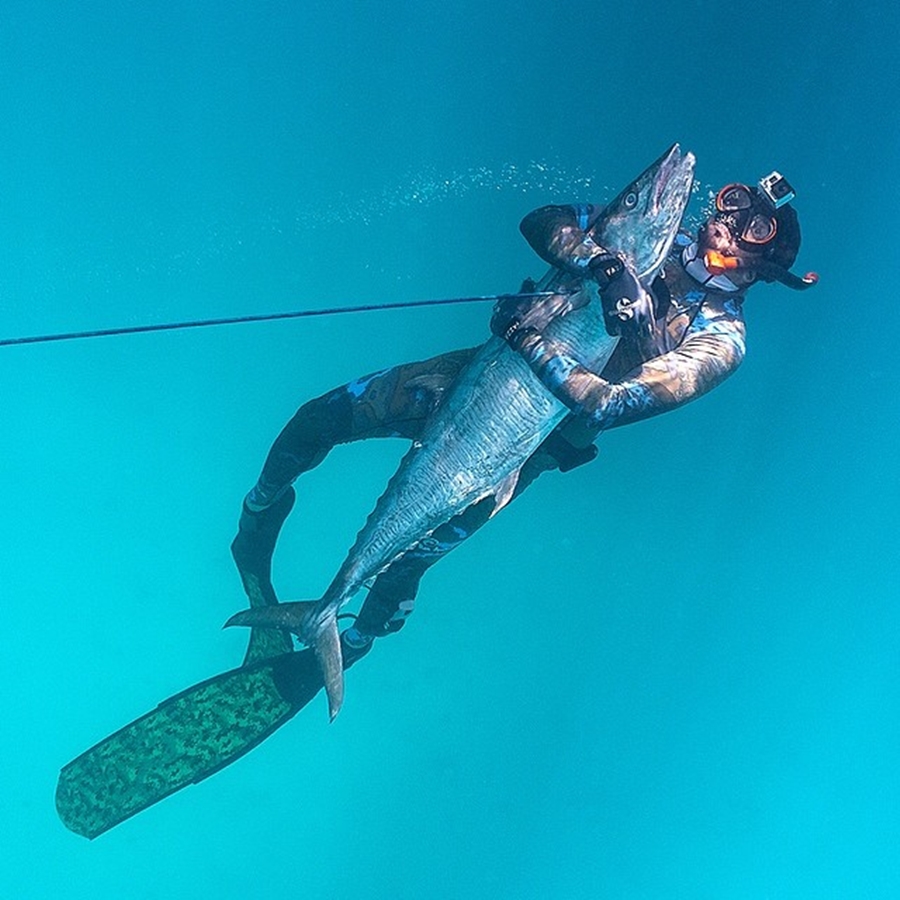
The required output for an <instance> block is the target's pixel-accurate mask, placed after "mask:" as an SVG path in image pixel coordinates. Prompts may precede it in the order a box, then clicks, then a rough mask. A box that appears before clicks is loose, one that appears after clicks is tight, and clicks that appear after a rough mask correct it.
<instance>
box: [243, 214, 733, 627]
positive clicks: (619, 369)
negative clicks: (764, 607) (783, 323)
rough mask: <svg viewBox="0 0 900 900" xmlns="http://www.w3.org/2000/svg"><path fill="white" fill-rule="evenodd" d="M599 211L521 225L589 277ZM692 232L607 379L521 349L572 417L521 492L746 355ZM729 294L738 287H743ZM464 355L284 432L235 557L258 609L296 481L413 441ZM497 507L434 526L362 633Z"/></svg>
mask: <svg viewBox="0 0 900 900" xmlns="http://www.w3.org/2000/svg"><path fill="white" fill-rule="evenodd" d="M600 212H601V208H600V207H593V206H577V207H573V206H548V207H543V208H541V209H538V210H535V211H534V212H532V213H530V214H529V215H528V216H526V217H525V219H524V220H523V221H522V224H521V226H520V227H521V230H522V233H523V234H524V235H525V237H526V239H527V240H528V242H529V243H530V244H531V246H532V247H533V248H534V250H535V251H536V252H537V253H538V255H539V256H540V257H541V258H542V259H544V260H546V261H547V262H549V263H551V264H552V265H555V266H557V267H559V268H562V269H564V270H568V271H570V272H581V273H583V272H584V268H583V267H584V262H585V261H584V260H583V259H582V260H579V258H578V257H579V256H580V255H583V253H584V250H583V248H584V246H585V244H584V237H585V231H586V229H588V228H589V227H590V225H591V224H592V223H593V219H594V218H595V217H596V216H597V215H599V214H600ZM689 243H690V239H689V238H687V237H686V236H685V237H684V241H683V243H682V244H681V246H676V247H675V248H674V249H673V252H672V255H671V256H670V258H669V260H668V261H667V263H666V265H665V267H664V269H663V272H662V275H661V276H660V277H659V278H657V279H656V281H655V282H654V285H653V292H652V293H653V295H654V300H655V321H654V322H653V325H652V327H651V329H650V333H649V334H647V335H645V336H642V337H637V336H631V337H623V338H622V339H621V340H620V341H619V344H618V346H617V347H616V350H615V352H614V353H613V355H612V357H611V359H610V360H609V362H608V363H607V365H606V367H605V368H604V369H603V371H602V372H600V373H596V372H591V371H589V370H587V369H585V368H584V367H582V366H580V365H579V364H578V362H577V361H576V360H574V359H571V358H570V357H569V356H568V355H567V348H566V347H565V346H562V345H560V344H558V343H554V342H553V341H550V340H544V339H543V338H542V337H541V336H540V335H536V336H535V339H534V340H531V341H529V342H527V344H526V345H524V346H523V347H522V348H521V352H522V355H523V356H524V357H525V359H526V360H527V361H528V363H529V365H530V366H531V367H532V369H533V370H534V371H535V373H536V374H537V375H538V377H539V378H540V379H541V380H542V382H543V383H544V384H545V385H546V386H547V388H548V389H549V390H551V391H552V392H553V393H554V394H555V395H556V396H557V397H558V398H559V399H560V400H561V401H562V402H563V403H565V404H566V405H567V406H568V407H569V408H570V409H571V410H572V415H571V416H570V417H569V418H568V419H566V420H565V421H564V422H563V423H562V424H561V425H560V426H559V428H558V429H557V431H556V432H554V433H553V434H552V435H551V436H550V437H549V438H548V439H547V440H546V441H545V442H544V443H543V444H542V445H541V447H540V448H538V450H537V451H536V453H535V454H534V455H533V456H532V457H531V458H530V459H529V460H528V462H526V464H525V467H524V468H523V470H522V473H521V476H520V478H519V482H518V485H517V488H516V493H515V495H514V496H518V495H519V494H520V493H521V492H522V491H523V490H524V489H525V488H526V487H528V485H529V484H531V482H532V481H534V479H535V478H536V477H537V476H538V475H539V474H541V473H542V472H544V471H548V470H550V469H560V470H562V471H567V470H568V469H571V468H574V467H575V466H577V465H580V464H581V463H583V462H587V461H589V460H590V459H593V457H594V456H595V455H596V448H595V447H594V446H593V441H594V439H595V438H596V437H597V435H598V434H599V433H600V432H601V431H605V430H606V429H609V428H615V427H618V426H620V425H625V424H628V423H631V422H635V421H638V420H640V419H645V418H649V417H650V416H654V415H657V414H659V413H661V412H665V411H667V410H669V409H673V408H675V407H676V406H680V405H681V404H683V403H687V402H688V401H690V400H693V399H694V398H695V397H698V396H700V395H701V394H704V393H706V392H707V391H709V390H710V389H711V388H713V387H715V386H716V385H717V384H719V383H720V382H721V381H722V380H724V379H725V378H726V377H727V376H728V375H730V374H731V373H732V372H733V371H734V370H735V369H736V368H737V366H738V365H739V364H740V362H741V360H742V358H743V355H744V321H743V316H742V313H741V303H742V300H743V297H744V291H743V290H739V289H732V290H718V289H716V288H714V287H712V286H706V287H704V286H703V285H701V284H700V282H699V281H697V280H694V278H692V277H691V276H689V275H688V274H687V272H686V271H685V269H684V266H683V263H682V260H683V253H684V252H685V251H684V247H685V245H686V244H689ZM726 286H727V287H731V288H734V286H733V285H728V284H727V282H726ZM476 349H477V348H472V349H468V350H458V351H454V352H452V353H445V354H443V355H441V356H437V357H434V358H433V359H429V360H425V361H422V362H416V363H410V364H406V365H401V366H395V367H394V368H391V369H387V370H385V371H382V372H378V373H375V374H373V375H369V376H367V377H365V378H361V379H358V380H357V381H353V382H351V383H350V384H347V385H344V386H343V387H340V388H337V389H335V390H332V391H329V392H328V393H327V394H325V395H323V396H322V397H319V398H317V399H315V400H311V401H309V402H308V403H305V404H304V405H303V406H301V407H300V409H299V410H298V411H297V413H296V414H295V415H294V417H293V418H292V419H291V420H290V422H288V424H287V425H286V426H285V428H284V430H283V431H282V432H281V434H280V435H279V436H278V438H277V440H276V441H275V443H274V445H273V446H272V449H271V450H270V452H269V455H268V458H267V459H266V462H265V465H264V467H263V470H262V473H261V475H260V477H259V481H258V482H257V484H256V486H255V487H254V488H253V489H252V490H251V491H250V493H249V494H248V495H247V497H246V500H245V503H244V512H243V515H242V517H241V527H240V530H239V533H238V536H237V538H236V539H235V542H234V544H233V545H232V549H233V552H234V555H235V560H236V561H237V563H238V568H239V570H240V572H241V576H242V579H243V581H244V586H245V588H246V590H247V593H248V595H249V597H250V600H251V603H253V604H254V605H255V604H258V603H272V602H276V600H275V594H274V591H273V590H272V587H271V582H270V574H269V568H270V562H271V552H272V549H273V548H274V544H275V539H276V537H277V534H278V530H279V529H280V527H281V524H282V522H283V521H284V518H285V517H286V516H287V514H288V512H289V511H290V508H291V506H292V504H293V500H294V494H293V490H292V488H291V485H292V483H293V481H294V480H295V479H296V478H297V477H298V476H299V475H301V474H302V473H303V472H307V471H309V470H310V469H312V468H313V467H315V466H317V465H318V464H319V463H320V462H322V460H323V459H324V458H325V456H326V455H327V453H328V451H329V450H331V448H332V447H334V446H335V445H336V444H343V443H348V442H351V441H357V440H364V439H366V438H373V437H396V436H400V437H405V438H409V439H410V440H415V439H416V438H417V437H418V435H419V434H420V432H421V429H422V426H423V423H424V422H425V420H426V418H427V417H428V416H429V414H430V413H431V412H432V410H433V409H434V408H435V406H436V404H437V403H438V402H439V400H440V397H441V394H442V393H443V391H444V390H446V388H447V387H449V386H450V385H451V384H452V383H453V381H454V379H455V378H456V377H457V375H458V374H459V373H460V371H461V370H462V369H463V367H464V366H465V365H466V364H467V362H468V361H469V360H470V359H471V358H472V356H473V354H474V353H475V350H476ZM492 509H493V501H492V500H490V499H488V500H485V501H482V502H481V503H478V504H476V505H474V506H472V507H470V508H469V509H468V510H467V511H466V512H464V513H463V514H461V515H460V516H457V517H456V518H455V519H453V520H451V521H450V522H448V523H446V524H444V525H442V526H441V527H439V528H438V529H436V530H435V531H434V532H433V533H432V534H431V535H430V536H429V537H427V538H425V539H423V540H422V541H420V542H419V543H418V544H417V545H416V546H415V547H413V548H412V549H410V550H409V551H407V552H406V553H405V554H403V556H401V557H400V558H399V559H397V560H396V561H395V562H394V563H392V564H391V565H390V566H389V567H388V568H387V569H386V570H385V571H384V572H382V573H381V574H380V575H379V576H378V578H377V579H376V580H375V582H374V584H373V585H372V587H371V589H370V591H369V594H368V596H367V598H366V600H365V603H364V604H363V607H362V609H361V610H360V615H359V617H358V619H357V622H356V625H355V631H356V632H357V633H361V634H362V635H364V636H366V637H368V636H379V635H383V634H386V633H388V632H390V631H394V630H396V629H397V628H399V627H400V625H402V623H403V620H404V619H405V617H406V616H407V615H408V614H409V613H410V612H411V611H412V607H413V601H414V598H415V595H416V592H417V590H418V585H419V581H420V579H421V577H422V575H423V574H424V572H425V571H426V570H427V569H428V568H429V567H430V566H432V565H433V564H434V563H435V562H437V561H438V560H439V559H440V558H441V557H442V556H444V555H445V554H447V553H448V552H449V551H450V550H452V549H453V548H454V547H456V546H458V545H459V544H460V543H461V542H462V541H463V540H465V539H466V538H467V537H468V536H469V535H470V534H472V532H473V531H475V530H476V529H477V528H479V527H480V526H481V525H482V524H484V523H485V522H486V521H487V519H488V518H489V517H490V513H491V511H492Z"/></svg>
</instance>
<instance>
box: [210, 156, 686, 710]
mask: <svg viewBox="0 0 900 900" xmlns="http://www.w3.org/2000/svg"><path fill="white" fill-rule="evenodd" d="M693 170H694V157H693V155H692V154H690V153H685V154H682V153H681V151H680V149H679V147H678V145H677V144H675V145H674V146H673V147H672V148H671V149H670V150H668V151H667V152H666V153H665V154H663V156H661V157H660V158H659V159H658V160H657V161H656V162H655V163H653V165H652V166H650V167H649V168H647V169H646V170H645V171H644V172H643V173H642V174H641V175H639V176H638V177H637V178H636V179H635V180H634V181H633V182H632V183H631V184H629V185H628V187H626V188H625V190H623V191H622V193H621V194H619V196H618V197H616V199H615V200H613V202H612V203H610V204H609V205H608V206H607V207H606V209H605V210H604V211H603V214H602V215H601V217H600V218H599V220H598V222H597V224H596V225H595V226H594V228H593V236H594V239H595V240H596V241H597V243H599V244H602V245H603V246H604V247H606V248H608V249H610V250H613V251H616V252H618V253H620V254H622V256H623V257H624V258H625V259H626V260H627V261H628V263H629V264H630V266H631V267H632V269H633V271H634V272H635V273H636V274H637V275H638V277H639V278H640V280H641V281H642V283H644V284H645V285H649V283H650V282H651V281H652V280H653V278H654V277H655V276H656V274H657V273H658V272H659V270H660V268H661V267H662V265H663V263H664V262H665V259H666V256H667V254H668V252H669V250H670V249H671V246H672V242H673V240H674V238H675V235H676V233H677V230H678V226H679V224H680V222H681V219H682V216H683V214H684V210H685V207H686V205H687V201H688V199H689V196H690V190H691V184H692V181H693ZM558 275H561V273H554V272H551V273H548V277H547V278H545V279H544V282H543V283H542V286H543V287H549V288H550V289H551V290H553V289H555V287H556V286H557V285H558V284H559V278H558V277H557V276H558ZM570 303H571V305H572V307H573V311H572V312H569V313H568V314H567V315H565V316H560V317H558V318H556V319H554V320H553V321H552V322H551V324H550V325H549V326H548V327H547V329H546V330H545V333H546V334H547V335H548V336H549V337H552V338H555V339H557V340H560V341H562V342H564V343H565V344H567V345H568V347H569V349H570V352H571V354H572V355H573V356H574V357H575V358H576V359H578V360H579V361H580V362H581V363H582V364H584V365H586V366H587V367H588V368H590V369H591V370H593V371H595V372H599V371H600V370H601V369H602V368H603V366H604V365H605V364H606V361H607V360H608V359H609V356H610V354H611V353H612V351H613V349H614V348H615V344H616V340H617V339H616V338H612V337H610V336H609V335H608V334H607V332H606V329H605V327H604V323H603V310H602V306H601V303H600V300H599V297H598V296H597V294H596V290H595V287H594V285H593V282H590V283H588V282H585V283H584V286H582V287H581V289H580V291H579V294H578V296H577V297H573V298H570ZM566 415H568V409H567V408H566V407H565V406H564V405H563V404H562V403H561V402H560V401H559V400H557V399H556V398H555V397H553V396H552V395H551V394H550V392H549V391H548V390H547V389H546V388H545V387H544V386H543V385H542V384H541V382H540V381H539V380H538V379H537V377H536V376H535V375H534V374H533V373H532V371H531V369H530V368H529V367H528V364H527V363H526V362H525V361H524V360H523V359H522V357H521V356H520V355H519V354H518V353H515V352H514V351H513V350H511V349H510V348H509V347H508V346H507V344H506V343H505V342H504V341H503V340H502V339H501V338H498V337H493V338H491V339H490V340H489V341H488V342H487V343H486V344H485V345H484V346H483V347H482V348H481V349H480V350H479V352H478V353H477V354H476V355H475V357H474V358H473V359H472V361H471V363H470V364H469V365H468V366H467V367H466V369H465V371H464V372H463V373H462V374H461V375H460V377H459V378H458V379H457V381H456V382H455V383H454V384H453V386H452V387H451V388H450V389H449V390H448V392H447V394H446V396H445V397H444V398H443V400H442V401H441V403H440V405H439V406H438V408H437V409H436V410H435V412H434V413H433V414H432V416H431V418H430V419H429V420H428V422H427V423H426V425H425V428H424V430H423V433H422V436H421V438H420V439H419V440H418V441H416V442H415V443H414V444H413V446H412V447H411V448H410V450H409V452H408V453H407V454H406V455H405V456H404V457H403V459H402V460H401V462H400V465H399V467H398V469H397V471H396V473H395V474H394V475H393V477H392V478H391V479H390V481H389V482H388V485H387V488H386V489H385V492H384V494H382V496H381V498H380V499H379V500H378V502H377V504H376V506H375V509H374V510H373V511H372V513H371V514H370V515H369V517H368V519H367V520H366V524H365V526H364V527H363V529H362V531H360V533H359V534H358V535H357V538H356V542H355V543H354V545H353V547H352V548H351V549H350V551H349V553H348V554H347V558H346V559H345V560H344V562H343V564H342V565H341V567H340V569H339V570H338V573H337V575H335V577H334V579H333V581H332V582H331V584H330V585H329V586H328V589H327V590H326V591H325V593H324V594H323V595H322V597H321V599H319V600H312V601H297V602H293V603H281V604H278V605H275V606H262V607H255V608H251V609H247V610H243V611H242V612H239V613H238V614H237V615H235V616H232V618H231V619H229V620H228V622H227V623H226V625H250V626H260V627H272V628H281V629H285V630H288V631H292V632H294V633H295V634H297V635H298V636H299V637H300V638H301V640H303V641H304V642H305V643H307V644H308V645H310V646H312V647H313V648H314V650H315V652H316V656H317V658H318V660H319V664H320V665H321V667H322V672H323V675H324V680H325V690H326V693H327V695H328V707H329V713H330V716H331V718H332V719H334V717H335V716H336V715H337V713H338V711H339V710H340V708H341V703H342V702H343V694H344V682H343V667H342V664H341V648H340V637H339V634H338V626H337V615H338V612H339V610H340V609H341V607H342V606H343V605H344V604H345V603H347V602H348V601H349V600H350V599H351V598H352V597H353V596H354V595H355V594H356V593H357V591H358V590H359V589H360V588H361V587H362V586H363V585H365V584H367V583H368V582H370V581H371V579H373V578H374V577H375V576H376V575H378V573H379V572H381V571H383V570H384V569H385V568H386V567H387V566H389V565H390V564H391V562H393V561H394V560H395V559H397V557H399V556H400V555H401V554H402V553H404V552H405V551H407V550H409V549H410V548H411V547H413V546H415V545H416V544H417V543H418V542H419V541H421V540H422V539H424V538H426V537H427V536H428V535H430V534H431V533H432V532H433V531H434V529H435V528H437V527H438V526H439V525H442V524H443V523H445V522H447V521H449V520H450V519H451V518H453V517H454V516H456V515H457V514H459V513H461V512H463V511H464V510H465V509H467V508H468V507H469V506H471V505H472V504H473V503H477V502H478V501H479V500H483V499H485V498H487V497H493V498H494V501H495V507H494V511H495V512H496V511H497V510H499V509H500V508H502V506H503V505H504V504H505V503H506V502H507V501H508V499H509V497H510V496H511V495H512V491H513V489H514V487H515V482H516V479H517V478H518V474H519V471H520V469H521V467H522V465H523V463H524V462H525V460H527V459H528V457H529V456H531V454H532V453H533V452H534V451H535V450H536V449H537V447H538V445H539V444H540V443H541V442H542V441H543V440H544V438H546V437H547V435H549V434H550V432H551V431H552V430H553V429H554V428H555V427H556V426H557V425H558V424H559V423H560V422H561V421H562V419H563V418H565V416H566Z"/></svg>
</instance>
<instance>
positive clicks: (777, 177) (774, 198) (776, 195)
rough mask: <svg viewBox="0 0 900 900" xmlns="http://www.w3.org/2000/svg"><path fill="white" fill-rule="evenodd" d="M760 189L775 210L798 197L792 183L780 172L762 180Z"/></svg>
mask: <svg viewBox="0 0 900 900" xmlns="http://www.w3.org/2000/svg"><path fill="white" fill-rule="evenodd" d="M759 189H760V190H761V191H762V193H763V196H764V197H765V198H766V199H767V200H768V201H769V203H771V204H772V206H774V207H775V209H778V208H779V207H782V206H784V205H785V204H786V203H790V202H791V200H793V199H794V197H796V196H797V195H796V194H795V193H794V189H793V188H792V187H791V185H790V182H789V181H788V180H787V178H785V177H784V175H782V174H781V173H780V172H773V173H772V174H771V175H766V177H765V178H761V179H760V180H759Z"/></svg>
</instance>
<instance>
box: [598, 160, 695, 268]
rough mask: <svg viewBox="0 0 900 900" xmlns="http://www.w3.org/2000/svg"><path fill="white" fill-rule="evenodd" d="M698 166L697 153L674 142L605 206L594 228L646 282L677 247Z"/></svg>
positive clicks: (600, 241) (600, 237)
mask: <svg viewBox="0 0 900 900" xmlns="http://www.w3.org/2000/svg"><path fill="white" fill-rule="evenodd" d="M694 162H695V160H694V155H693V153H689V152H688V153H682V152H681V148H680V147H679V146H678V144H673V145H672V146H671V147H670V148H669V149H668V150H667V151H666V152H665V153H663V155H662V156H661V157H660V158H659V159H658V160H656V162H655V163H653V165H651V166H648V167H647V168H646V169H645V170H644V171H643V172H641V174H640V175H638V177H637V178H635V179H634V181H632V182H631V183H630V184H629V185H628V186H627V187H626V188H625V189H624V190H623V191H622V192H621V193H620V194H619V195H618V197H616V198H615V200H613V201H612V202H611V203H609V204H608V205H607V206H606V208H605V209H604V211H603V213H602V214H601V215H600V217H599V219H598V220H597V224H596V225H595V226H594V236H595V239H596V241H597V242H598V243H599V244H602V245H603V246H604V247H606V248H607V249H608V250H612V251H614V252H616V253H621V254H622V255H623V256H624V257H625V259H626V261H627V262H628V263H629V265H630V266H631V268H632V269H633V270H634V273H635V274H636V275H637V276H638V278H640V280H641V281H642V282H644V283H645V284H648V283H649V282H650V281H652V280H653V278H654V277H655V276H656V274H657V273H658V272H659V270H660V269H661V268H662V265H663V263H664V262H665V260H666V257H667V256H668V254H669V250H671V249H672V243H673V242H674V240H675V236H676V234H677V233H678V227H679V225H680V224H681V219H682V217H683V216H684V211H685V209H686V208H687V204H688V200H689V199H690V196H691V187H692V185H693V182H694Z"/></svg>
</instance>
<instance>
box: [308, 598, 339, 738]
mask: <svg viewBox="0 0 900 900" xmlns="http://www.w3.org/2000/svg"><path fill="white" fill-rule="evenodd" d="M312 647H313V650H315V653H316V658H317V659H318V660H319V666H320V667H321V669H322V677H323V679H324V681H325V693H326V694H327V695H328V717H329V719H330V721H332V722H333V721H334V719H335V717H336V716H337V714H338V713H339V712H340V711H341V705H342V704H343V702H344V660H343V657H342V655H341V636H340V634H339V632H338V624H337V616H336V615H329V616H327V617H326V618H325V619H324V620H323V621H322V622H321V623H320V624H319V626H318V630H317V632H316V636H315V638H314V639H313V641H312Z"/></svg>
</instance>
